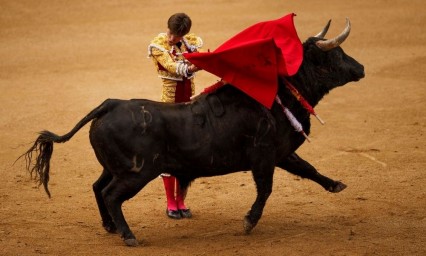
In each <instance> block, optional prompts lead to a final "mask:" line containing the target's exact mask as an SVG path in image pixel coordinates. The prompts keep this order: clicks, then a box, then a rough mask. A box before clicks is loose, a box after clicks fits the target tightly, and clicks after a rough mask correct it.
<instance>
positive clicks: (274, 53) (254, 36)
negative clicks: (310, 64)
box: [184, 13, 303, 109]
mask: <svg viewBox="0 0 426 256" xmlns="http://www.w3.org/2000/svg"><path fill="white" fill-rule="evenodd" d="M294 16H295V14H294V13H291V14H288V15H286V16H284V17H282V18H279V19H277V20H271V21H264V22H260V23H257V24H255V25H253V26H250V27H249V28H247V29H245V30H243V31H242V32H240V33H238V34H237V35H235V36H234V37H232V38H231V39H229V40H228V41H226V42H225V43H224V44H222V45H221V46H219V47H218V48H217V49H216V50H214V51H213V52H195V53H185V54H184V56H185V58H186V59H187V60H189V61H190V62H191V63H193V64H195V65H196V66H197V67H199V68H202V69H204V70H206V71H208V72H210V73H212V74H214V75H216V76H218V77H220V78H222V79H223V80H225V81H226V82H228V83H230V84H232V85H233V86H235V87H237V88H238V89H240V90H241V91H243V92H244V93H246V94H248V95H249V96H250V97H252V98H254V99H255V100H257V101H258V102H259V103H261V104H263V105H264V106H265V107H267V108H269V109H270V108H271V107H272V104H273V102H274V100H275V95H276V94H277V91H278V76H279V75H280V76H292V75H294V74H296V72H297V70H298V69H299V67H300V65H301V64H302V60H303V47H302V43H301V41H300V39H299V37H298V35H297V32H296V29H295V27H294V22H293V17H294Z"/></svg>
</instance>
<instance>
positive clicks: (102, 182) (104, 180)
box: [93, 169, 117, 233]
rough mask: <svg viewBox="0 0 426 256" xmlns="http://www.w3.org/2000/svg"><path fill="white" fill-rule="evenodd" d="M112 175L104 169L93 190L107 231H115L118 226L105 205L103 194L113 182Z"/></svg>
mask: <svg viewBox="0 0 426 256" xmlns="http://www.w3.org/2000/svg"><path fill="white" fill-rule="evenodd" d="M111 180H112V175H111V174H110V173H109V172H108V171H107V170H105V169H104V170H103V172H102V174H101V176H100V177H99V179H98V180H97V181H96V182H95V183H93V192H94V193H95V197H96V202H97V203H98V208H99V213H100V214H101V218H102V225H103V227H104V228H105V229H106V231H108V232H110V233H115V232H116V231H117V228H116V227H115V224H114V222H113V221H112V218H111V215H109V212H108V209H107V207H106V205H105V201H104V198H103V196H102V190H103V189H104V188H105V187H106V186H107V185H108V184H109V183H110V182H111Z"/></svg>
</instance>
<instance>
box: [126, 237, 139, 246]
mask: <svg viewBox="0 0 426 256" xmlns="http://www.w3.org/2000/svg"><path fill="white" fill-rule="evenodd" d="M124 242H125V243H126V245H127V246H133V247H135V246H138V245H139V243H138V240H136V239H135V238H130V239H124Z"/></svg>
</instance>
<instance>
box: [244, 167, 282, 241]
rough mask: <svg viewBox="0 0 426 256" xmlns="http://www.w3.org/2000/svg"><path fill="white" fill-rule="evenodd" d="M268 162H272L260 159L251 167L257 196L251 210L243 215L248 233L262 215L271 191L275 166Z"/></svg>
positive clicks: (245, 229)
mask: <svg viewBox="0 0 426 256" xmlns="http://www.w3.org/2000/svg"><path fill="white" fill-rule="evenodd" d="M263 160H265V159H263ZM270 163H273V161H268V160H267V161H262V162H261V163H260V164H259V165H258V166H255V167H253V169H252V172H253V179H254V181H255V183H256V188H257V196H256V201H255V202H254V203H253V205H252V207H251V210H250V211H249V212H248V213H247V215H246V216H245V217H244V231H245V233H246V234H249V233H250V232H251V231H252V229H253V228H254V227H255V226H256V225H257V222H258V221H259V219H260V217H262V213H263V208H264V207H265V204H266V201H267V200H268V198H269V196H270V195H271V193H272V180H273V176H274V168H275V167H274V166H273V165H271V164H270Z"/></svg>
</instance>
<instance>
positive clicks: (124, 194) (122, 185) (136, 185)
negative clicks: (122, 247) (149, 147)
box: [102, 169, 159, 246]
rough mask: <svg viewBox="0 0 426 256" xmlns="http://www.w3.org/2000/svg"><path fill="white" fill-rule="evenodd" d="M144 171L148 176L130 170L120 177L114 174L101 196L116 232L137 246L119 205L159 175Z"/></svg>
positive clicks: (128, 243)
mask: <svg viewBox="0 0 426 256" xmlns="http://www.w3.org/2000/svg"><path fill="white" fill-rule="evenodd" d="M144 171H145V169H144ZM144 173H145V172H144ZM146 173H148V174H149V176H147V175H144V174H143V173H130V172H128V173H125V174H124V175H121V176H120V177H117V176H114V177H113V178H112V180H111V182H110V183H109V184H108V185H107V186H106V187H105V188H104V189H103V190H102V196H103V198H104V200H105V204H106V207H107V208H108V211H109V213H110V215H111V217H112V219H113V221H114V223H115V225H116V227H117V232H118V233H119V234H120V235H121V237H122V238H123V240H124V242H125V243H126V244H127V245H129V246H137V245H138V242H137V240H136V237H135V235H134V234H133V233H132V231H131V230H130V228H129V225H128V224H127V222H126V220H125V218H124V215H123V211H122V209H121V206H122V204H123V202H124V201H126V200H129V199H130V198H132V197H133V196H135V195H136V194H137V193H138V192H139V191H140V190H141V189H142V188H143V187H144V186H145V185H146V184H148V182H150V181H151V180H153V179H154V178H155V177H157V176H158V175H159V174H158V173H155V174H154V172H151V173H149V171H146Z"/></svg>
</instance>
